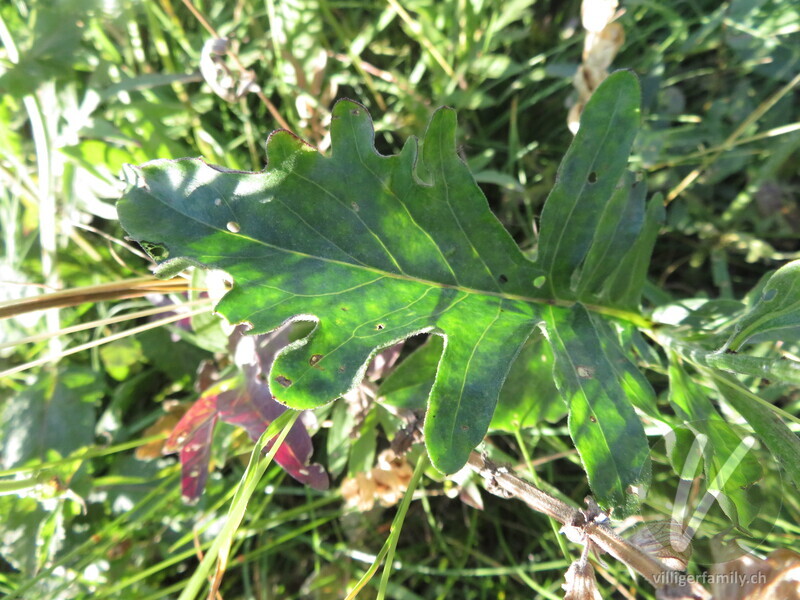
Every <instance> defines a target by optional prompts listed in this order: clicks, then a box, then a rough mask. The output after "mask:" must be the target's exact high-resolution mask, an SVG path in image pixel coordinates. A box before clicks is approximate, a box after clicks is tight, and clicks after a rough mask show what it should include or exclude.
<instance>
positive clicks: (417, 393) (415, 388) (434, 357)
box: [378, 335, 516, 410]
mask: <svg viewBox="0 0 800 600" xmlns="http://www.w3.org/2000/svg"><path fill="white" fill-rule="evenodd" d="M442 350H444V339H442V338H441V337H440V336H438V335H432V336H430V338H428V340H427V341H426V342H425V343H424V344H423V345H422V346H420V347H419V348H417V349H416V350H414V351H413V352H412V353H411V354H409V355H408V357H407V358H406V359H405V360H404V361H403V362H401V363H400V364H399V365H397V367H396V368H395V369H394V370H393V371H392V372H391V373H389V375H388V377H386V379H384V380H383V382H382V383H381V385H380V387H379V388H378V396H379V397H381V398H383V400H384V401H385V402H386V403H387V404H391V405H392V406H396V407H398V408H405V409H408V410H425V404H426V403H427V401H428V396H429V395H430V393H431V386H432V385H433V380H434V379H435V378H436V368H437V367H438V366H439V360H440V359H441V357H442ZM515 364H516V363H515ZM512 368H513V367H512Z"/></svg>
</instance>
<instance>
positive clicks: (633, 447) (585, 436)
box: [545, 304, 654, 506]
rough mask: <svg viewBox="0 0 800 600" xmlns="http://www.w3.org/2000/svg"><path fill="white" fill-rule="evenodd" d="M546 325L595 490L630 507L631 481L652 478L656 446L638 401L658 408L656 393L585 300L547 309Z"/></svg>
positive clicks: (573, 432) (576, 437)
mask: <svg viewBox="0 0 800 600" xmlns="http://www.w3.org/2000/svg"><path fill="white" fill-rule="evenodd" d="M545 327H546V330H547V336H548V338H549V340H550V343H551V345H552V347H553V354H554V355H555V369H554V375H555V380H556V385H557V386H558V388H559V390H560V391H561V395H562V396H563V397H564V398H565V400H566V401H567V405H568V407H569V430H570V435H571V436H572V439H573V441H574V442H575V447H576V448H577V449H578V452H579V453H580V455H581V460H582V461H583V465H584V468H585V469H586V473H587V474H588V476H589V483H590V484H591V486H592V490H593V491H594V493H595V495H596V496H597V497H598V498H599V499H600V501H601V502H604V503H608V504H612V505H615V506H624V505H625V502H626V499H627V498H629V496H628V494H627V488H628V486H629V485H635V484H640V483H647V481H648V480H649V476H650V470H649V464H650V463H649V460H650V459H649V453H650V447H649V445H648V443H647V438H646V437H645V434H644V428H643V427H642V423H641V421H640V420H639V417H638V416H637V415H636V412H635V411H634V409H633V406H634V405H641V406H642V407H644V408H645V409H646V410H647V411H648V412H649V411H651V410H654V402H653V392H652V390H650V389H649V384H647V382H646V380H644V378H643V377H642V376H641V374H638V372H637V375H636V376H634V375H633V373H634V372H636V369H635V368H634V367H633V365H632V364H631V363H629V362H628V363H627V364H626V363H621V362H620V360H619V358H620V356H622V354H621V350H620V351H619V353H618V352H617V350H618V346H616V347H615V343H616V341H615V340H614V339H613V337H611V336H610V334H609V332H608V331H607V330H606V329H605V328H604V327H598V326H597V323H595V322H594V320H593V319H592V317H591V315H590V314H589V312H588V311H587V310H586V309H585V308H584V307H583V306H582V305H580V304H576V305H575V306H574V307H573V308H572V309H571V310H569V311H562V310H555V309H550V308H548V309H546V310H545ZM623 358H624V357H623ZM622 382H624V383H622ZM638 394H642V397H641V398H639V397H637V395H638Z"/></svg>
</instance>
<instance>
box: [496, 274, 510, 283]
mask: <svg viewBox="0 0 800 600" xmlns="http://www.w3.org/2000/svg"><path fill="white" fill-rule="evenodd" d="M497 281H499V282H500V283H508V277H506V276H505V275H502V274H501V275H500V277H498V278H497Z"/></svg>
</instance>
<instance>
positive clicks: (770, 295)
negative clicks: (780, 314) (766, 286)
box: [761, 289, 778, 302]
mask: <svg viewBox="0 0 800 600" xmlns="http://www.w3.org/2000/svg"><path fill="white" fill-rule="evenodd" d="M777 295H778V290H776V289H771V290H767V291H766V292H764V295H763V296H761V297H762V298H763V299H764V302H772V301H773V300H774V299H775V296H777Z"/></svg>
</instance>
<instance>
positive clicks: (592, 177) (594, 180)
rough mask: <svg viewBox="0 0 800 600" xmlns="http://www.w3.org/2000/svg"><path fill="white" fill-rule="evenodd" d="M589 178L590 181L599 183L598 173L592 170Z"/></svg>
mask: <svg viewBox="0 0 800 600" xmlns="http://www.w3.org/2000/svg"><path fill="white" fill-rule="evenodd" d="M587 179H588V181H589V183H597V173H595V172H594V171H592V172H591V173H589V177H588V178H587Z"/></svg>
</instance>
